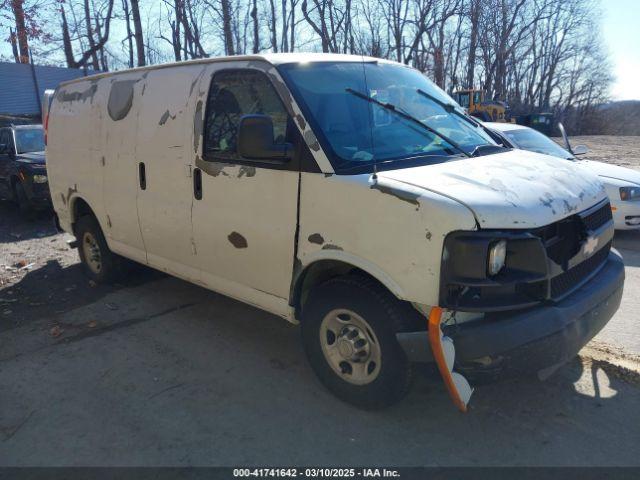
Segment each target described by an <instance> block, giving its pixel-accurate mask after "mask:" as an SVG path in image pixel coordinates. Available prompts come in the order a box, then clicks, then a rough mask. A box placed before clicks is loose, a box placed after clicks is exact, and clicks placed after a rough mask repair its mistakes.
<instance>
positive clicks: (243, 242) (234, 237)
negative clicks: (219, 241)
mask: <svg viewBox="0 0 640 480" xmlns="http://www.w3.org/2000/svg"><path fill="white" fill-rule="evenodd" d="M227 238H228V239H229V242H231V245H233V246H234V247H236V248H247V246H248V244H247V239H246V238H244V237H243V236H242V235H240V234H239V233H238V232H231V233H230V234H229V236H227Z"/></svg>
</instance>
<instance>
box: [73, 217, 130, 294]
mask: <svg viewBox="0 0 640 480" xmlns="http://www.w3.org/2000/svg"><path fill="white" fill-rule="evenodd" d="M75 234H76V239H77V240H78V253H79V254H80V260H81V261H82V265H83V267H84V270H85V273H86V275H87V276H88V277H89V278H90V279H91V280H93V281H94V282H96V283H113V282H115V281H116V280H118V279H119V278H120V277H121V276H122V270H123V269H122V267H123V265H122V259H121V258H120V257H119V256H118V255H116V254H115V253H113V252H112V251H111V250H109V246H108V245H107V241H106V240H105V238H104V234H103V233H102V228H100V224H99V223H98V220H96V218H95V217H94V216H93V215H85V216H83V217H80V219H79V220H78V221H77V222H76V225H75Z"/></svg>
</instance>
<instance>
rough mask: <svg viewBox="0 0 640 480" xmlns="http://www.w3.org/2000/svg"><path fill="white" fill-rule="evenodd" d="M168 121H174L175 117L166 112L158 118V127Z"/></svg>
mask: <svg viewBox="0 0 640 480" xmlns="http://www.w3.org/2000/svg"><path fill="white" fill-rule="evenodd" d="M169 119H171V120H175V119H176V115H171V113H169V110H167V111H166V112H164V113H163V114H162V116H161V117H160V121H159V122H158V125H164V124H165V123H167V120H169Z"/></svg>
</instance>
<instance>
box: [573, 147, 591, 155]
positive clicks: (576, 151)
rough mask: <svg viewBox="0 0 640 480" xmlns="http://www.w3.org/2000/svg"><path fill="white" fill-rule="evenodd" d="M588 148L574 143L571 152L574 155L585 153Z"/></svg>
mask: <svg viewBox="0 0 640 480" xmlns="http://www.w3.org/2000/svg"><path fill="white" fill-rule="evenodd" d="M588 152H589V149H588V148H587V146H586V145H576V146H575V147H573V154H574V155H584V154H585V153H588Z"/></svg>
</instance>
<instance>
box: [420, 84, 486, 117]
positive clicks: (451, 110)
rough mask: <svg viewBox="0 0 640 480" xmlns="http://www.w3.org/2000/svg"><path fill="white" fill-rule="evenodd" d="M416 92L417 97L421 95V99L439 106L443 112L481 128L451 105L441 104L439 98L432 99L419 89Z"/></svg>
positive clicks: (432, 97)
mask: <svg viewBox="0 0 640 480" xmlns="http://www.w3.org/2000/svg"><path fill="white" fill-rule="evenodd" d="M416 92H418V94H419V95H422V96H423V97H425V98H428V99H429V100H431V101H432V102H434V103H436V104H437V105H440V106H441V107H442V108H444V109H445V111H446V112H447V113H453V114H454V115H457V116H459V117H460V118H462V119H463V120H465V121H467V122H468V123H470V124H471V125H473V126H474V127H481V125H480V123H478V122H476V121H475V120H474V119H472V118H471V117H470V116H469V115H466V114H464V113H462V112H460V111H459V110H458V109H457V108H456V106H455V105H454V104H453V103H447V102H443V101H442V100H440V99H439V98H437V97H434V96H433V95H431V94H430V93H427V92H425V91H424V90H422V89H420V88H418V89H416Z"/></svg>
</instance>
